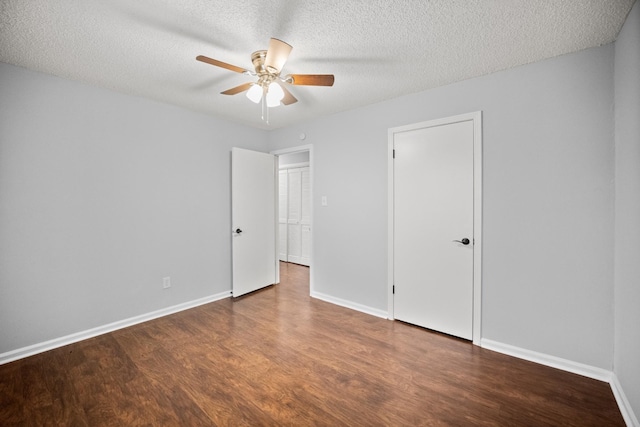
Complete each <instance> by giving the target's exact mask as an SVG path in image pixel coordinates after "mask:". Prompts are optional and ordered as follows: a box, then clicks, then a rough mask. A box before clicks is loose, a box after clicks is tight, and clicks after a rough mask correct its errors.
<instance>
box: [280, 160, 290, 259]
mask: <svg viewBox="0 0 640 427" xmlns="http://www.w3.org/2000/svg"><path fill="white" fill-rule="evenodd" d="M288 190H289V185H288V180H287V171H286V170H281V171H280V172H279V174H278V194H279V196H278V216H279V218H278V234H279V236H278V238H279V240H278V241H279V245H278V248H279V256H278V258H279V259H280V261H288V260H289V259H288V255H287V240H288V239H287V228H288V224H287V214H288V209H289V191H288Z"/></svg>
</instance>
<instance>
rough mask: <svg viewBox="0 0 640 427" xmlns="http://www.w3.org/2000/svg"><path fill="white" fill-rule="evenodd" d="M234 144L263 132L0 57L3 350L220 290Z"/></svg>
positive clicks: (257, 145)
mask: <svg viewBox="0 0 640 427" xmlns="http://www.w3.org/2000/svg"><path fill="white" fill-rule="evenodd" d="M212 102H214V100H213V98H212ZM232 146H239V147H244V148H250V149H255V150H260V151H264V150H265V148H266V134H265V132H264V131H260V130H256V129H250V128H247V127H245V126H240V125H236V124H232V123H229V122H225V121H222V120H219V119H216V118H213V117H210V116H205V115H203V114H199V113H194V112H190V111H186V110H184V109H180V108H176V107H172V106H168V105H165V104H160V103H156V102H153V101H149V100H145V99H141V98H136V97H132V96H127V95H122V94H118V93H115V92H111V91H108V90H104V89H99V88H96V87H91V86H88V85H84V84H81V83H78V82H73V81H68V80H64V79H60V78H56V77H53V76H49V75H45V74H41V73H36V72H32V71H28V70H25V69H22V68H18V67H14V66H11V65H7V64H3V63H0V201H1V203H0V283H1V286H0V325H1V327H0V353H4V352H7V351H10V350H15V349H18V348H23V347H25V346H28V345H31V344H35V343H41V342H44V341H47V340H50V339H54V338H59V337H62V336H66V335H68V334H71V333H75V332H79V331H85V330H87V329H90V328H94V327H98V326H102V325H105V324H108V323H111V322H115V321H118V320H123V319H127V318H130V317H133V316H137V315H142V314H146V313H149V312H152V311H155V310H159V309H162V308H166V307H170V306H173V305H177V304H180V303H185V302H189V301H192V300H195V299H199V298H203V297H208V296H212V295H216V294H219V293H223V292H229V291H230V289H231V283H230V280H231V278H230V276H231V259H230V257H231V256H230V245H231V237H230V221H231V220H230V211H231V208H230V188H229V182H230V149H231V147H232ZM166 276H169V277H171V288H169V289H167V290H163V289H162V279H163V277H166Z"/></svg>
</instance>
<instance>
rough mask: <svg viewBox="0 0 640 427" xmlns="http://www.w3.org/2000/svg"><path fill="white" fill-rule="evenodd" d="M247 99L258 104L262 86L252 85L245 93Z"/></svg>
mask: <svg viewBox="0 0 640 427" xmlns="http://www.w3.org/2000/svg"><path fill="white" fill-rule="evenodd" d="M247 98H249V99H250V100H251V101H252V102H255V103H256V104H257V103H258V102H260V99H261V98H262V86H260V85H256V84H254V85H252V86H251V88H250V89H249V90H248V91H247Z"/></svg>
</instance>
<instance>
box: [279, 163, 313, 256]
mask: <svg viewBox="0 0 640 427" xmlns="http://www.w3.org/2000/svg"><path fill="white" fill-rule="evenodd" d="M280 177H281V178H280V224H281V225H280V259H281V260H283V261H288V262H294V263H296V264H302V265H306V266H308V265H309V264H310V263H311V175H310V171H309V167H302V168H292V169H287V170H284V171H280ZM283 182H286V184H287V185H286V187H285V186H284V185H283V184H282V183H283Z"/></svg>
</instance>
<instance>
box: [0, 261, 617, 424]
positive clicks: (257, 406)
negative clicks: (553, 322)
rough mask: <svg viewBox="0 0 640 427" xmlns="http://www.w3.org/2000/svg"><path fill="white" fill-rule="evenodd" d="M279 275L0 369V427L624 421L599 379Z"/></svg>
mask: <svg viewBox="0 0 640 427" xmlns="http://www.w3.org/2000/svg"><path fill="white" fill-rule="evenodd" d="M281 279H282V283H281V284H280V285H278V286H275V287H271V288H267V289H265V290H262V291H259V292H257V293H254V294H251V295H248V296H246V297H242V298H240V299H238V300H236V301H232V300H230V299H227V300H223V301H218V302H215V303H211V304H207V305H204V306H201V307H198V308H194V309H191V310H188V311H184V312H181V313H178V314H175V315H172V316H167V317H164V318H161V319H157V320H153V321H150V322H147V323H144V324H140V325H136V326H132V327H130V328H127V329H123V330H120V331H116V332H113V333H110V334H106V335H102V336H100V337H97V338H93V339H90V340H86V341H83V342H80V343H77V344H73V345H69V346H66V347H62V348H59V349H56V350H52V351H49V352H46V353H43V354H40V355H36V356H32V357H29V358H26V359H22V360H19V361H16V362H12V363H9V364H6V365H3V366H0V425H2V426H10V425H20V426H29V425H33V426H44V425H55V426H60V425H69V426H76V425H78V426H82V425H88V426H102V425H114V426H116V425H119V426H137V425H150V426H172V425H176V426H178V425H179V426H201V425H202V426H209V425H233V426H236V425H247V426H260V425H267V426H283V425H292V426H306V425H326V426H340V425H355V426H376V425H387V426H414V425H425V426H469V425H483V426H496V425H499V426H551V425H552V426H609V425H610V426H623V425H624V421H623V419H622V417H621V415H620V412H619V410H618V408H617V406H616V403H615V400H614V397H613V394H612V392H611V389H610V387H609V385H608V384H606V383H603V382H600V381H595V380H591V379H588V378H585V377H581V376H579V375H574V374H570V373H566V372H562V371H559V370H556V369H552V368H548V367H545V366H541V365H538V364H535V363H530V362H526V361H523V360H519V359H515V358H512V357H509V356H505V355H502V354H499V353H495V352H492V351H489V350H484V349H481V348H478V347H476V346H473V345H471V344H470V343H468V342H465V341H461V340H458V339H455V338H451V337H448V336H444V335H441V334H437V333H434V332H430V331H427V330H424V329H420V328H417V327H413V326H410V325H406V324H403V323H400V322H391V321H388V320H384V319H378V318H376V317H372V316H369V315H366V314H362V313H359V312H356V311H351V310H348V309H344V308H341V307H338V306H335V305H332V304H328V303H325V302H322V301H319V300H315V299H312V298H310V297H309V285H308V269H307V268H306V267H301V266H297V265H294V264H283V265H282V276H281Z"/></svg>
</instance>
